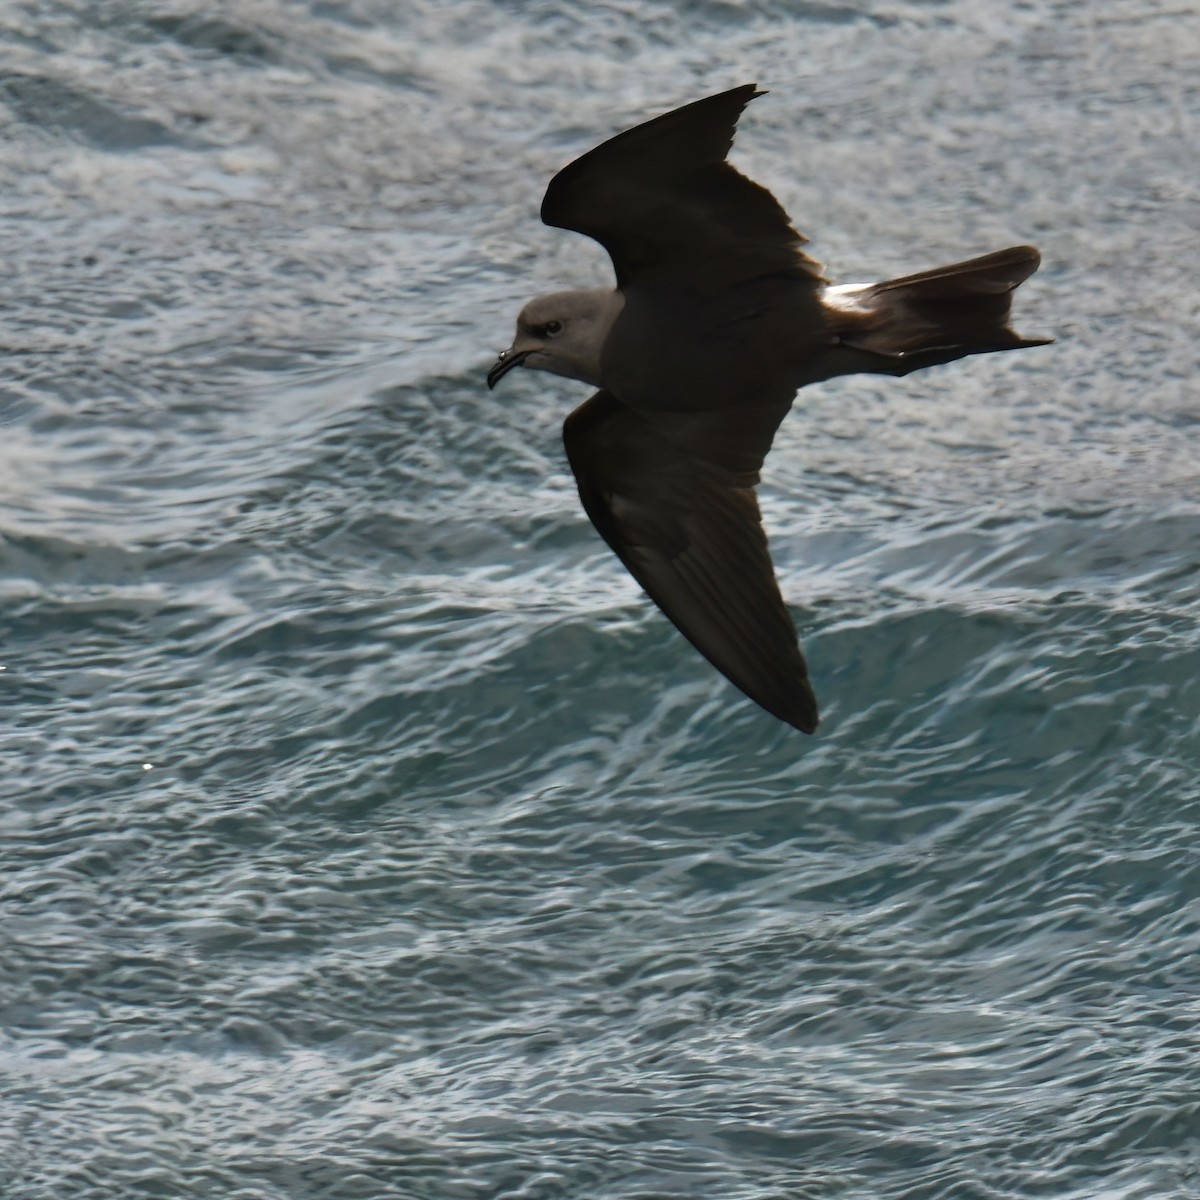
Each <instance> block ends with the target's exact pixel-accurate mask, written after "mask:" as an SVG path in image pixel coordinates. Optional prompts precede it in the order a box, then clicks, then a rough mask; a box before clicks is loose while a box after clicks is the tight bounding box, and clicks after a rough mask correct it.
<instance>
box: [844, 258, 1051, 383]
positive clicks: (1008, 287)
mask: <svg viewBox="0 0 1200 1200" xmlns="http://www.w3.org/2000/svg"><path fill="white" fill-rule="evenodd" d="M1040 262H1041V257H1040V255H1039V254H1038V252H1037V250H1035V249H1034V248H1033V247H1032V246H1012V247H1010V248H1009V249H1007V250H997V251H996V253H994V254H985V255H984V256H983V257H982V258H972V259H969V260H968V261H966V262H960V263H954V264H953V265H952V266H948V267H936V268H935V269H934V270H932V271H922V272H921V273H920V274H919V275H905V276H904V277H903V278H900V279H889V280H886V281H884V282H883V283H872V284H864V285H859V286H856V287H840V288H839V287H831V288H827V289H826V292H825V302H826V310H827V312H828V314H829V320H830V325H831V332H832V333H833V334H834V342H835V348H834V350H833V353H832V358H833V360H834V361H833V362H831V363H830V366H833V367H834V369H833V370H831V371H830V374H831V375H834V374H836V375H842V374H851V373H854V372H859V371H867V372H872V373H875V374H885V375H907V374H908V373H909V372H910V371H916V370H919V369H920V368H921V367H932V366H936V365H937V364H938V363H944V362H951V361H953V360H954V359H956V358H964V357H965V356H966V355H968V354H987V353H989V352H990V351H994V350H1019V349H1022V348H1023V347H1025V346H1045V345H1047V344H1048V343H1049V342H1051V341H1053V340H1054V339H1053V338H1023V337H1021V336H1020V335H1019V334H1017V333H1016V332H1015V331H1014V330H1013V329H1012V328H1011V327H1010V326H1009V324H1008V320H1009V309H1010V307H1011V303H1012V293H1013V291H1014V289H1016V288H1017V286H1018V285H1019V284H1021V283H1023V282H1024V281H1025V280H1026V279H1028V278H1029V276H1030V275H1032V274H1033V273H1034V271H1036V270H1037V269H1038V264H1039V263H1040Z"/></svg>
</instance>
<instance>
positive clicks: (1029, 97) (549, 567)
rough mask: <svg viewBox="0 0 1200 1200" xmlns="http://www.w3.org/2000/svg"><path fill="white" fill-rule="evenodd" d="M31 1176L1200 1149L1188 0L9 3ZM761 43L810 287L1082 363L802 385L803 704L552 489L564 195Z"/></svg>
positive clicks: (42, 1199)
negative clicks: (667, 595)
mask: <svg viewBox="0 0 1200 1200" xmlns="http://www.w3.org/2000/svg"><path fill="white" fill-rule="evenodd" d="M0 50H2V52H3V57H4V62H5V67H4V73H3V78H2V79H0V100H2V101H3V108H2V109H0V111H2V112H3V125H2V126H0V132H2V136H3V139H4V146H5V152H4V154H3V156H2V157H0V236H2V238H3V246H4V279H5V284H4V289H3V291H4V294H3V307H2V311H0V348H2V351H3V371H2V373H0V421H2V433H3V437H2V438H0V599H2V608H0V612H2V616H3V639H2V642H0V654H2V657H0V665H2V666H3V668H4V669H3V671H2V672H0V694H2V695H3V699H4V720H3V725H2V727H0V754H2V765H3V772H2V777H0V794H2V796H3V804H2V807H0V902H2V909H0V912H2V917H3V919H2V921H0V1074H2V1077H3V1087H2V1088H0V1195H2V1196H3V1197H4V1198H5V1200H62V1198H64V1197H70V1198H71V1200H93V1198H94V1200H111V1198H113V1197H168V1198H175V1197H196V1198H204V1200H210V1198H211V1200H217V1198H219V1200H310V1198H311V1200H316V1198H318V1197H322V1198H324V1197H336V1198H338V1200H342V1198H357V1197H361V1198H363V1200H381V1198H382V1200H390V1198H406V1200H407V1198H414V1200H416V1198H420V1200H443V1198H453V1197H457V1198H468V1200H476V1198H479V1200H491V1198H493V1197H495V1198H499V1197H504V1198H507V1200H517V1198H521V1200H558V1198H560V1197H570V1198H576V1197H578V1198H586V1200H635V1198H636V1200H661V1198H666V1197H705V1198H709V1197H713V1198H716V1197H720V1198H721V1200H731V1198H733V1200H791V1198H794V1197H799V1198H809V1197H813V1198H818V1197H819V1198H822V1200H823V1198H826V1197H830V1198H832V1197H838V1198H846V1200H850V1198H853V1200H877V1198H879V1197H889V1198H892V1197H896V1198H904V1200H925V1198H934V1197H939V1198H945V1200H960V1198H967V1200H975V1198H978V1200H1001V1198H1004V1200H1008V1198H1013V1200H1032V1198H1035V1197H1036V1198H1042V1197H1054V1198H1062V1200H1066V1198H1071V1200H1075V1198H1080V1200H1083V1198H1087V1200H1093V1198H1102V1200H1116V1198H1121V1200H1132V1198H1144V1197H1192V1196H1196V1195H1198V1194H1200V1035H1198V1034H1197V1028H1198V1025H1200V965H1198V964H1200V959H1198V958H1197V952H1198V951H1200V784H1198V783H1197V779H1198V777H1200V632H1198V629H1197V612H1198V605H1200V568H1198V563H1200V534H1198V525H1197V518H1198V515H1200V500H1198V498H1197V497H1198V495H1200V488H1198V486H1197V484H1198V475H1200V468H1198V466H1197V463H1198V461H1200V460H1198V450H1197V439H1198V437H1200V402H1198V400H1197V392H1196V383H1195V375H1196V367H1197V361H1196V359H1197V349H1196V348H1197V345H1198V344H1200V340H1198V339H1200V320H1198V315H1197V309H1198V293H1197V286H1196V283H1195V270H1196V246H1197V213H1198V212H1200V207H1198V205H1197V201H1198V199H1200V197H1198V194H1197V193H1198V191H1200V186H1198V181H1200V173H1198V172H1197V169H1196V164H1197V161H1198V157H1200V147H1198V146H1197V137H1196V125H1195V122H1196V116H1197V111H1198V108H1200V104H1198V87H1200V74H1198V73H1197V72H1196V70H1195V64H1196V62H1197V61H1198V60H1200V20H1198V18H1197V10H1196V8H1195V5H1194V4H1192V3H1190V0H1185V2H1184V3H1169V2H1168V0H1146V2H1144V3H1139V2H1137V0H1127V2H1126V3H1113V4H1099V3H1098V4H1081V3H1077V2H1075V0H1071V2H1067V0H1061V2H1059V3H1054V2H1052V0H1033V2H1030V3H1022V4H1016V3H1008V2H1000V3H992V2H991V0H946V2H938V3H934V2H932V0H930V2H926V3H917V2H907V3H906V2H904V0H895V2H890V0H873V2H868V3H864V4H860V5H839V4H804V3H782V2H780V3H769V2H767V0H763V2H761V3H744V4H743V3H733V2H722V0H711V2H705V3H692V4H685V5H677V4H667V3H656V2H653V0H631V2H630V3H629V4H619V5H618V4H603V5H582V6H576V5H567V4H565V3H561V2H559V0H545V2H544V3H528V4H521V3H517V2H516V0H511V2H509V3H484V2H483V0H462V2H458V0H455V2H454V3H449V4H443V3H441V2H440V0H439V2H436V3H435V2H433V0H428V2H420V0H417V2H406V3H405V4H402V5H396V4H393V3H390V2H385V0H350V2H348V3H332V2H330V3H310V4H301V3H284V2H282V0H256V2H253V3H245V4H237V5H233V4H230V5H224V4H219V5H201V4H199V3H197V2H196V0H176V2H174V3H168V2H165V0H164V2H163V3H155V4H133V3H125V4H119V3H110V4H93V3H85V2H84V0H77V2H76V3H73V4H72V3H63V2H61V0H59V2H56V3H35V2H34V0H13V2H12V3H10V4H8V5H6V6H4V7H3V9H2V10H0ZM748 80H757V81H758V82H759V83H760V84H761V85H763V86H765V87H768V88H770V89H771V94H770V95H769V96H767V97H764V98H762V99H760V100H758V101H756V102H755V104H754V105H753V106H752V107H751V109H750V110H749V111H748V113H747V116H746V118H745V120H744V122H743V128H742V132H741V135H740V137H739V141H738V144H737V147H736V151H735V159H736V161H737V162H738V164H739V165H741V166H742V167H743V168H744V169H745V170H747V171H748V172H749V173H751V174H752V175H754V176H755V177H756V178H759V179H761V180H762V181H763V182H765V183H767V184H768V185H769V186H771V187H772V188H773V189H774V190H775V192H776V193H777V195H778V196H779V197H780V199H781V200H782V201H783V202H784V203H785V204H786V206H787V208H788V209H789V211H790V212H791V213H792V214H793V216H794V218H795V220H796V222H797V224H798V225H799V226H800V227H801V228H803V229H804V230H806V231H807V232H808V233H810V234H811V235H812V236H813V237H814V243H813V247H812V249H813V251H814V252H815V253H816V255H817V256H818V257H820V258H822V259H823V261H825V262H826V263H827V265H828V270H829V273H830V274H831V275H832V276H834V277H835V278H837V279H840V280H843V281H855V280H864V279H871V278H875V277H879V276H883V275H888V274H898V273H901V272H904V271H911V270H917V269H921V268H923V267H928V266H932V265H934V264H937V263H940V262H946V261H953V260H954V259H956V258H962V257H965V256H967V255H970V254H974V253H982V252H985V251H987V250H991V249H995V248H998V247H1001V246H1004V245H1008V244H1011V243H1013V242H1018V241H1032V242H1034V243H1036V244H1037V245H1039V246H1040V247H1041V249H1042V251H1043V255H1044V258H1045V265H1044V267H1043V269H1042V271H1041V272H1040V273H1039V274H1038V275H1036V276H1035V277H1034V278H1033V279H1032V280H1031V281H1030V282H1029V283H1028V284H1027V285H1025V286H1024V287H1023V288H1022V289H1021V291H1020V293H1018V305H1017V310H1018V326H1019V328H1020V329H1021V330H1022V332H1025V333H1027V334H1029V335H1031V336H1034V335H1041V334H1052V335H1054V336H1055V337H1057V338H1058V339H1059V340H1058V342H1057V344H1056V345H1055V346H1053V347H1051V348H1049V349H1043V350H1036V351H1028V352H1025V353H1022V354H1012V355H1003V356H992V357H989V358H982V359H974V360H972V361H970V362H966V363H960V364H957V365H954V366H950V367H945V368H941V369H939V370H935V371H930V372H925V373H922V374H919V375H916V376H913V377H911V378H909V379H907V380H902V381H897V380H881V379H874V378H860V379H851V380H841V381H836V382H833V383H830V384H828V385H825V386H823V387H820V388H814V389H811V390H809V391H806V392H805V393H803V394H802V396H801V399H800V403H799V404H798V405H797V407H796V410H795V412H794V413H793V414H792V415H791V416H790V417H789V418H788V421H787V422H786V423H785V425H784V427H783V429H782V431H781V433H780V436H779V438H778V439H777V442H776V448H775V450H774V452H773V454H772V456H771V458H770V460H769V462H768V466H767V472H766V480H765V484H764V488H763V507H764V511H765V514H766V519H767V523H768V526H769V529H770V532H771V536H772V546H773V549H774V553H775V557H776V561H777V564H778V571H779V576H780V579H781V582H782V585H783V589H784V592H785V595H786V596H787V598H788V600H789V602H790V604H791V606H792V612H793V615H794V617H795V619H796V622H797V625H798V627H799V628H800V630H801V632H802V635H803V639H804V644H805V647H806V650H807V653H808V655H809V658H810V661H811V664H812V668H813V675H814V680H815V683H816V687H817V690H818V694H819V695H820V697H821V700H822V704H823V710H824V714H825V720H824V724H823V726H822V729H821V732H820V734H819V736H818V737H816V738H813V739H806V738H804V737H803V736H802V735H800V734H798V733H795V732H794V731H792V730H790V729H788V728H786V727H784V726H782V725H781V724H779V723H778V722H776V721H774V720H773V719H772V718H770V717H769V716H767V715H765V714H764V713H762V712H761V711H760V710H758V709H757V708H755V707H754V706H753V705H751V704H750V703H749V702H747V701H745V700H743V699H742V698H741V697H740V695H739V694H738V693H736V692H735V691H733V689H731V688H730V687H729V686H728V685H727V684H726V683H724V682H723V681H722V680H721V679H720V677H719V676H717V675H716V673H715V672H714V671H712V670H711V668H709V667H708V666H707V665H706V664H705V663H703V662H702V661H701V660H700V659H699V658H698V657H697V656H696V655H695V653H694V652H693V651H692V650H691V649H690V648H689V647H688V646H687V644H686V643H684V642H683V640H682V639H681V638H680V637H679V636H678V635H677V634H675V633H674V631H673V630H672V629H671V628H670V626H669V625H668V624H667V622H666V621H665V620H664V619H663V618H662V617H661V616H660V615H659V614H657V612H656V611H655V610H654V609H653V608H652V607H651V606H650V605H649V604H648V602H646V601H645V599H644V598H643V597H641V595H640V594H639V592H638V590H637V588H636V587H635V585H634V584H633V583H632V582H631V581H630V580H629V579H628V577H627V576H626V575H625V574H624V573H623V571H622V570H621V568H620V566H619V564H617V563H616V561H615V560H614V559H613V558H612V556H611V555H610V554H609V553H608V552H607V550H606V549H605V548H604V546H603V545H602V544H601V542H600V541H599V539H598V538H597V537H596V535H595V534H594V532H593V531H592V529H591V528H590V526H589V525H588V523H587V522H586V519H585V518H584V517H583V515H582V513H581V512H580V510H579V506H578V502H577V500H576V498H575V495H574V489H573V485H572V483H571V481H570V479H569V477H568V475H567V473H566V467H565V462H564V459H563V456H562V451H561V444H560V441H559V432H558V430H559V426H560V423H561V419H562V417H563V416H564V415H565V414H566V412H568V411H569V409H570V407H571V406H572V405H573V404H575V403H577V402H579V401H580V400H582V399H583V398H584V397H585V396H586V394H587V393H586V389H582V388H580V387H577V386H575V385H571V384H568V383H565V382H562V381H555V380H553V379H551V378H549V377H546V376H536V375H533V374H525V373H522V372H517V373H515V374H514V375H513V376H511V377H510V378H509V379H507V380H506V381H505V385H504V387H503V388H502V389H501V390H500V391H498V392H497V393H495V394H489V393H488V392H487V391H486V390H485V388H484V387H483V372H484V370H485V368H486V366H487V364H488V363H489V362H490V361H491V359H492V357H493V355H494V353H495V351H496V350H498V349H499V348H500V347H502V346H504V345H507V343H508V340H509V335H510V332H511V322H512V319H513V316H514V314H515V312H516V309H517V307H518V306H519V305H520V303H521V302H523V301H524V300H525V299H526V298H527V297H528V296H530V295H532V294H535V293H536V292H538V291H540V290H546V289H549V288H553V287H561V286H569V285H575V284H587V283H596V282H603V281H605V280H606V279H608V278H609V277H610V276H609V267H608V265H607V262H606V259H605V258H604V255H603V253H602V252H601V251H600V250H599V249H598V248H597V247H595V246H593V245H591V244H590V243H588V242H586V241H585V240H584V239H582V238H579V237H577V236H573V235H569V234H566V233H563V232H561V231H556V230H550V229H546V228H545V227H543V226H541V225H540V224H539V223H538V221H537V208H538V204H539V201H540V198H541V193H542V189H543V188H544V186H545V183H546V181H547V180H548V178H549V177H550V175H551V174H552V173H553V172H554V171H555V170H556V169H557V168H558V167H560V166H562V165H563V164H564V163H565V162H567V161H568V160H569V159H570V158H571V157H573V156H574V155H575V154H577V153H579V152H581V151H583V150H585V149H587V148H589V147H590V146H591V145H593V144H594V143H595V142H596V141H598V140H599V139H600V137H602V136H604V135H607V134H609V133H612V132H615V131H616V130H618V129H621V128H624V127H626V126H628V125H630V124H633V123H635V122H636V121H638V120H639V119H642V118H644V117H645V116H647V115H650V114H652V113H655V112H659V111H663V110H664V109H666V108H669V107H671V106H673V105H675V104H678V103H681V102H683V101H685V100H690V99H695V98H698V97H699V96H702V95H705V94H708V93H710V92H714V91H718V90H721V89H723V88H726V87H730V86H733V85H735V84H738V83H742V82H745V81H748Z"/></svg>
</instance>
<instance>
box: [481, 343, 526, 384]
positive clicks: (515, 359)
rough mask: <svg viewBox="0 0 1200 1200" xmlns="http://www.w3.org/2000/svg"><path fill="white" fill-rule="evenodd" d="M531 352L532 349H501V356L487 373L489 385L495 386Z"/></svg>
mask: <svg viewBox="0 0 1200 1200" xmlns="http://www.w3.org/2000/svg"><path fill="white" fill-rule="evenodd" d="M531 353H532V351H530V350H501V351H500V357H499V358H498V359H496V361H495V362H494V363H493V364H492V369H491V370H490V371H488V373H487V385H488V387H489V388H494V387H495V386H496V384H498V383H499V382H500V380H501V379H503V378H504V376H505V375H507V374H508V373H509V371H511V370H512V369H513V367H519V366H520V365H521V364H522V363H523V362H524V361H525V360H526V359H527V358H528V357H529V355H530V354H531Z"/></svg>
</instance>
